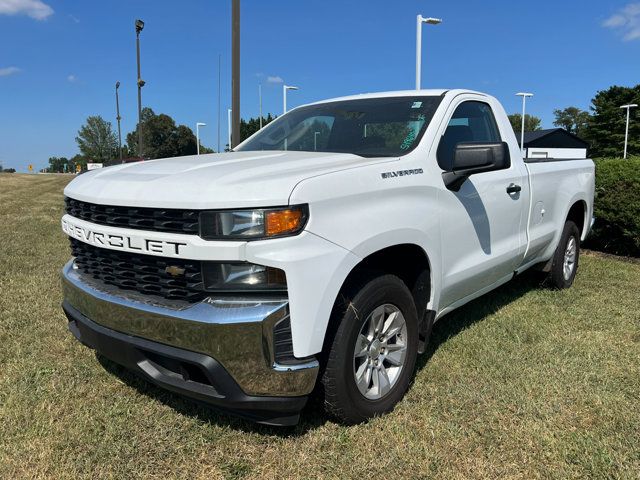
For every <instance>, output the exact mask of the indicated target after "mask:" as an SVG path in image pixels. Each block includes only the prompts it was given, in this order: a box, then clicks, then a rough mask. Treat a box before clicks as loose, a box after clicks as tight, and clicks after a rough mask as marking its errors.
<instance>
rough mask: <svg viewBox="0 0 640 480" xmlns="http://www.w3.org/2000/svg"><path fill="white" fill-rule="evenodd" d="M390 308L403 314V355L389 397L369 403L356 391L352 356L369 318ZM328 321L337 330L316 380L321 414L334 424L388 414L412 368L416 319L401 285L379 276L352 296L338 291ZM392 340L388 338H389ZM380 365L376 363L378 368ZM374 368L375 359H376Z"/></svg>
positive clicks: (407, 294) (407, 295) (413, 305)
mask: <svg viewBox="0 0 640 480" xmlns="http://www.w3.org/2000/svg"><path fill="white" fill-rule="evenodd" d="M385 304H386V305H392V306H395V307H397V309H398V310H399V311H400V312H401V313H402V315H403V316H404V320H405V324H406V338H404V339H403V342H404V344H405V345H406V355H405V357H404V364H403V366H402V369H401V370H400V372H399V373H398V374H397V377H396V380H395V381H394V383H393V384H392V386H391V388H390V390H389V391H388V393H386V394H385V395H384V396H382V398H379V399H377V400H371V399H368V398H366V397H365V396H364V395H363V394H362V393H361V392H360V390H359V389H358V386H357V383H356V378H355V374H354V362H355V360H354V353H355V348H356V343H357V340H358V338H359V335H360V330H361V328H363V326H364V325H365V323H366V320H367V318H368V317H369V315H370V314H371V313H372V312H373V311H374V310H375V309H376V308H377V307H380V306H381V305H385ZM331 320H332V322H334V321H335V322H338V327H337V330H336V332H335V335H334V336H333V338H332V340H331V341H330V343H329V344H328V345H327V350H328V351H327V357H326V365H325V369H324V373H323V375H322V379H321V382H322V384H323V387H324V388H323V390H324V405H325V410H326V411H327V413H329V414H330V415H332V416H334V417H335V418H337V419H338V420H340V421H342V422H344V423H347V424H354V423H360V422H363V421H365V420H367V419H369V418H371V417H374V416H377V415H382V414H384V413H386V412H389V411H391V410H392V409H393V408H394V406H395V405H396V404H397V403H398V402H399V401H400V400H401V399H402V397H403V396H404V394H405V392H406V391H407V388H408V387H409V384H410V382H411V379H412V377H413V372H414V369H415V364H416V356H417V347H418V315H417V312H416V307H415V304H414V301H413V297H412V296H411V292H410V291H409V289H408V288H407V287H406V285H405V284H404V283H403V282H402V281H401V280H400V279H399V278H398V277H395V276H393V275H382V276H378V277H375V278H373V279H370V280H368V281H364V282H360V283H359V287H355V288H353V289H352V292H349V291H347V292H343V293H342V301H341V302H340V305H337V306H336V308H335V309H334V313H333V316H332V319H331ZM389 338H391V337H389ZM383 363H384V361H381V362H380V364H381V365H382V364H383ZM376 364H377V360H376Z"/></svg>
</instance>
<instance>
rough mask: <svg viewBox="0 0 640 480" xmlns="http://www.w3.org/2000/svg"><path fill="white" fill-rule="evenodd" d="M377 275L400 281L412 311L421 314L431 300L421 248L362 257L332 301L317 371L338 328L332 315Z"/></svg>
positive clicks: (398, 247) (426, 260) (387, 250)
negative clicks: (387, 275) (406, 293)
mask: <svg viewBox="0 0 640 480" xmlns="http://www.w3.org/2000/svg"><path fill="white" fill-rule="evenodd" d="M378 274H391V275H395V276H397V277H398V278H400V280H402V281H403V282H404V284H405V285H406V286H407V288H408V289H409V290H410V291H411V294H412V296H413V300H414V302H415V304H416V310H417V311H418V312H421V311H424V310H425V309H426V308H427V303H429V299H430V296H431V268H430V266H429V258H428V257H427V254H426V253H425V251H424V250H423V249H422V248H421V247H419V246H418V245H415V244H401V245H394V246H392V247H387V248H384V249H382V250H378V251H377V252H375V253H372V254H371V255H369V256H367V257H365V258H364V259H362V261H361V262H360V263H358V265H356V266H355V267H354V268H353V270H351V272H350V273H349V275H348V276H347V278H346V280H345V281H344V283H343V284H342V287H341V288H340V292H339V293H338V297H337V298H336V300H335V303H334V306H333V310H332V313H331V319H330V321H329V325H328V326H327V331H326V333H325V338H324V344H323V347H322V351H321V353H320V355H319V356H318V360H319V361H320V366H321V369H322V368H324V365H325V362H326V355H327V352H328V347H329V345H330V344H331V342H332V341H333V338H334V336H335V333H336V330H337V327H338V325H337V322H335V321H332V320H334V319H335V314H336V313H337V312H338V311H339V309H344V308H345V307H347V304H346V303H345V300H349V297H350V295H355V293H356V291H357V289H359V287H361V286H362V284H363V283H364V282H366V281H367V280H369V279H371V277H372V275H378ZM418 318H420V317H418Z"/></svg>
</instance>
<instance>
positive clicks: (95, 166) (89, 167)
mask: <svg viewBox="0 0 640 480" xmlns="http://www.w3.org/2000/svg"><path fill="white" fill-rule="evenodd" d="M103 166H104V165H103V164H102V163H87V170H98V169H99V168H102V167H103Z"/></svg>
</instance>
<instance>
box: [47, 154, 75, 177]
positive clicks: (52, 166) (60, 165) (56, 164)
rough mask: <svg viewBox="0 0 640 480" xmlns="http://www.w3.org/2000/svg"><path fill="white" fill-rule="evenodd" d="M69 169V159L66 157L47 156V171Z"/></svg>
mask: <svg viewBox="0 0 640 480" xmlns="http://www.w3.org/2000/svg"><path fill="white" fill-rule="evenodd" d="M68 171H70V170H69V159H67V158H66V157H50V158H49V172H51V173H66V172H68Z"/></svg>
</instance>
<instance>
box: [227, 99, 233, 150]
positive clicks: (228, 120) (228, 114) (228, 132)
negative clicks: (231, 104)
mask: <svg viewBox="0 0 640 480" xmlns="http://www.w3.org/2000/svg"><path fill="white" fill-rule="evenodd" d="M231 112H232V110H231V109H230V108H228V109H227V142H228V144H229V151H231Z"/></svg>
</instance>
